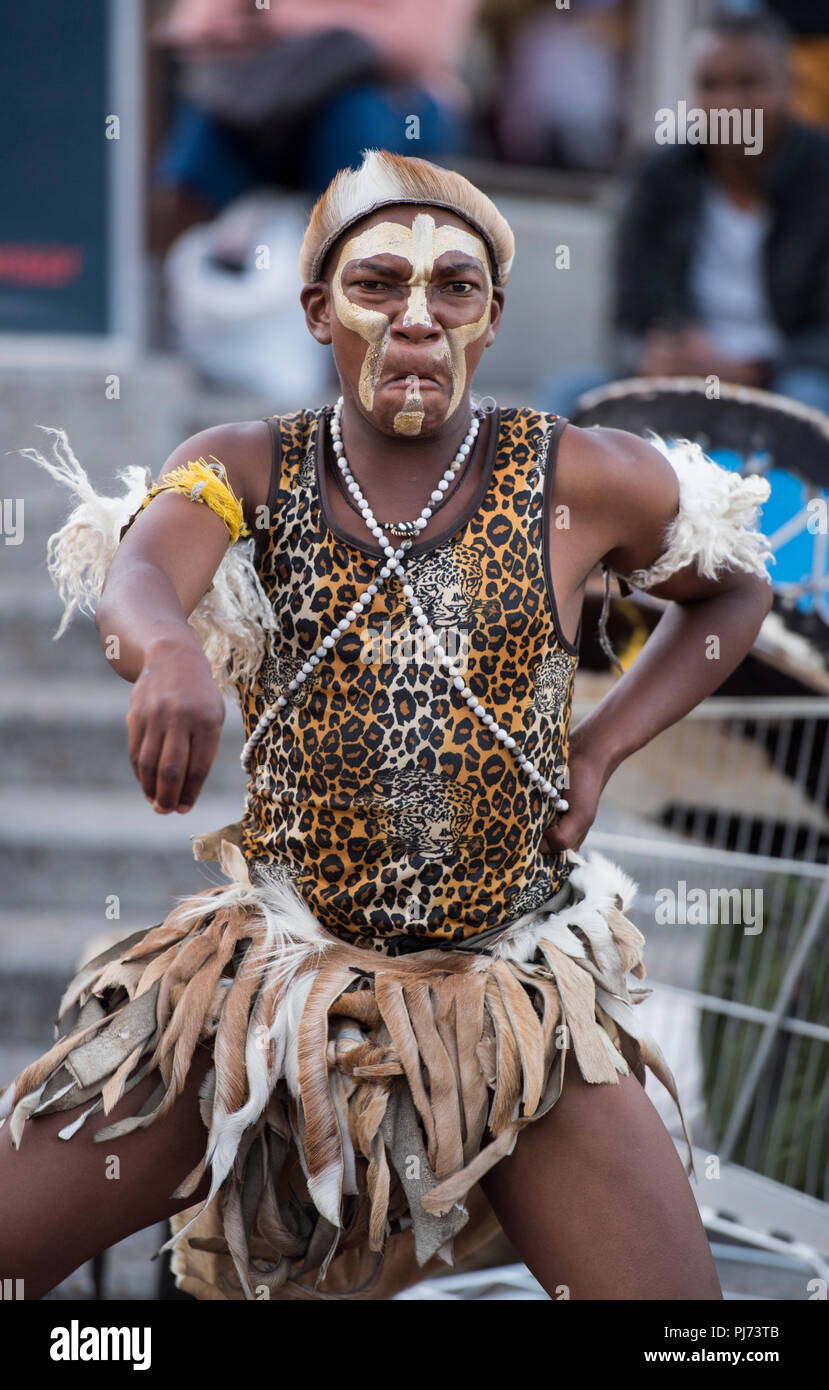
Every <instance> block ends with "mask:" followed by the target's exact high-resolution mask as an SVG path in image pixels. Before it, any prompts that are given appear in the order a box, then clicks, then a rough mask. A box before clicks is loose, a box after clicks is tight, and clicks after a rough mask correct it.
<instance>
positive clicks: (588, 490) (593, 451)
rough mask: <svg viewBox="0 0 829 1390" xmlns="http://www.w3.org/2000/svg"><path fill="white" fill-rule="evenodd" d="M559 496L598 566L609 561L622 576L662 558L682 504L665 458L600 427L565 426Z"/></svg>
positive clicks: (643, 443) (633, 438)
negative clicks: (669, 531) (665, 543)
mask: <svg viewBox="0 0 829 1390" xmlns="http://www.w3.org/2000/svg"><path fill="white" fill-rule="evenodd" d="M554 492H555V502H556V504H557V505H561V504H562V503H566V505H567V506H568V507H569V508H570V511H571V514H572V525H573V526H574V527H576V528H578V529H579V530H581V531H583V532H584V536H585V545H586V548H587V550H588V551H589V552H590V554H591V555H592V557H593V563H594V564H596V563H598V562H599V561H600V560H603V559H606V560H607V561H608V563H609V564H610V565H611V568H613V569H616V570H618V572H619V573H620V574H624V573H628V572H631V571H632V570H634V569H636V568H638V567H641V566H644V565H647V564H649V563H651V562H652V561H653V560H655V559H656V558H657V556H658V555H659V554H660V553H661V550H662V546H663V542H664V533H665V529H666V528H667V526H669V525H670V523H671V521H672V520H673V519H674V517H675V516H676V512H677V507H678V505H679V484H678V481H677V477H676V473H675V472H674V469H673V468H672V467H671V465H670V463H669V462H668V460H667V459H666V458H665V456H664V454H662V453H660V451H659V450H658V449H656V448H655V447H654V446H653V445H652V444H649V443H648V442H647V440H645V439H640V438H639V436H638V435H635V434H630V433H629V432H628V431H627V430H616V429H604V428H600V427H595V428H591V429H579V428H578V427H577V426H576V425H570V424H568V425H567V426H566V427H565V429H564V430H563V432H562V435H561V440H560V442H559V455H558V461H557V464H556V474H555V488H554ZM643 556H645V557H647V558H645V559H643V558H642V557H643Z"/></svg>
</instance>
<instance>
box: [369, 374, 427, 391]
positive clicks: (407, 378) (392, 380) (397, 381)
mask: <svg viewBox="0 0 829 1390" xmlns="http://www.w3.org/2000/svg"><path fill="white" fill-rule="evenodd" d="M409 383H411V384H412V385H413V386H414V384H415V383H417V387H418V390H422V389H423V387H424V386H425V387H429V386H431V387H434V388H435V389H437V388H439V387H440V382H439V381H438V380H437V379H436V378H435V377H433V376H421V375H420V373H419V372H406V373H405V374H404V375H402V376H393V377H389V378H388V379H387V380H386V381H384V382H383V385H384V386H408V385H409Z"/></svg>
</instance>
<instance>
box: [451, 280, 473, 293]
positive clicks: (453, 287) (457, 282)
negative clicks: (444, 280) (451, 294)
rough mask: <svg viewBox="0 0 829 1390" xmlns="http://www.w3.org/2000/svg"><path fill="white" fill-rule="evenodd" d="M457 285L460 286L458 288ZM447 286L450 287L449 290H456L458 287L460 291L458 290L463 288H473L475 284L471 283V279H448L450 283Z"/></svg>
mask: <svg viewBox="0 0 829 1390" xmlns="http://www.w3.org/2000/svg"><path fill="white" fill-rule="evenodd" d="M459 287H460V289H459ZM447 288H448V289H450V290H458V289H459V292H460V291H462V290H465V289H466V290H474V289H475V286H474V285H473V284H472V281H471V280H452V281H450V283H449V285H448V287H447Z"/></svg>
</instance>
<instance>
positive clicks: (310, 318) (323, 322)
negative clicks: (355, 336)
mask: <svg viewBox="0 0 829 1390" xmlns="http://www.w3.org/2000/svg"><path fill="white" fill-rule="evenodd" d="M299 302H300V304H301V305H302V307H303V309H304V310H305V322H306V323H307V325H308V331H309V333H311V335H312V336H313V337H314V338H316V340H317V342H318V343H324V344H328V343H330V342H331V287H330V285H329V284H328V283H327V281H325V280H316V281H315V282H314V284H313V285H303V287H302V290H301V291H300V296H299Z"/></svg>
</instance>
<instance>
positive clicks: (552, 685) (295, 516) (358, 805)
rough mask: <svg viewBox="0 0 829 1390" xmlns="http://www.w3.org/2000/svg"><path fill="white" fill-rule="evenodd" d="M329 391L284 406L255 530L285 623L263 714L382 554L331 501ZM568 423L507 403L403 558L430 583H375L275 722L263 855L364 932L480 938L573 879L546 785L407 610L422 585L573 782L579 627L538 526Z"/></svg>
mask: <svg viewBox="0 0 829 1390" xmlns="http://www.w3.org/2000/svg"><path fill="white" fill-rule="evenodd" d="M331 412H332V407H331V406H324V407H322V408H321V409H319V410H310V409H305V410H298V411H295V412H293V413H292V414H288V415H283V416H281V417H274V419H273V420H272V421H269V424H270V426H271V430H272V436H273V441H274V461H273V470H272V475H271V486H270V493H269V501H268V510H267V519H268V520H269V529H267V530H265V529H262V530H260V531H259V532H258V533H256V532H254V534H255V536H256V542H255V554H256V560H255V563H256V565H257V572H258V574H259V577H260V579H261V582H262V585H263V587H264V589H265V592H266V594H267V595H268V598H269V601H270V603H271V604H272V605H273V609H274V613H275V616H276V619H277V625H278V632H279V634H280V635H279V637H278V639H276V640H275V641H274V644H273V648H272V653H273V654H272V655H271V656H269V657H267V658H266V659H265V661H264V662H263V663H262V665H261V667H260V669H259V671H258V673H257V675H256V678H255V679H254V680H253V681H252V682H246V683H240V686H239V694H240V697H241V699H240V703H241V706H242V713H243V717H244V723H245V729H246V733H247V735H248V736H249V735H250V733H251V732H252V730H253V729H254V727H255V726H256V724H257V721H258V720H259V718H260V716H261V715H262V713H263V712H264V710H265V708H266V706H267V705H269V704H272V703H273V701H274V700H276V698H277V697H278V695H279V694H281V693H286V694H287V692H286V691H285V687H286V685H287V683H288V682H289V681H290V680H291V679H292V677H293V676H294V674H295V673H296V672H297V670H298V669H299V668H300V667H301V666H302V664H303V662H306V661H307V660H308V657H309V656H310V655H311V653H312V652H313V651H314V650H315V648H316V647H317V646H318V644H319V643H320V642H321V641H322V639H323V638H324V637H326V636H327V635H328V634H329V633H331V632H333V630H334V628H335V626H336V624H337V622H338V621H339V620H340V619H341V618H343V617H344V616H345V615H346V613H347V612H348V610H349V609H350V608H351V607H352V605H353V604H354V603H355V601H356V599H357V598H358V597H359V595H360V594H361V593H362V592H363V590H364V589H365V588H366V587H367V586H368V585H369V584H371V583H372V580H373V579H374V577H375V574H376V572H377V570H378V569H379V568H380V566H381V564H382V563H384V557H383V555H382V553H381V551H380V548H379V546H378V545H377V543H376V540H375V538H374V537H373V536H370V535H369V532H368V530H366V540H365V542H364V543H360V544H357V543H356V542H355V541H353V540H351V539H349V538H346V537H345V536H344V535H343V533H342V531H341V528H340V527H339V526H338V524H337V522H336V520H335V519H333V518H332V517H331V516H330V515H329V512H328V506H327V480H328V478H331V477H332V476H333V475H332V470H333V468H334V467H335V464H334V454H333V450H332V449H331V436H330V429H329V420H330V416H331ZM564 423H565V421H563V420H561V419H559V417H556V416H555V415H549V414H544V413H542V412H539V411H535V410H531V409H528V408H518V407H516V408H509V409H496V410H495V412H494V413H493V418H492V427H491V429H490V433H489V438H488V447H487V457H486V459H485V465H484V469H483V474H482V477H481V479H480V483H479V487H478V490H477V495H476V496H475V497H474V498H473V499H472V502H471V504H470V506H469V507H467V509H466V511H465V513H464V517H465V519H464V518H463V517H462V518H460V519H459V520H458V521H457V522H454V523H453V526H454V530H453V531H452V534H439V535H437V536H436V537H430V538H429V539H424V540H422V541H415V542H414V544H413V545H412V547H411V548H410V549H409V550H408V551H407V552H406V555H405V556H404V558H403V564H404V565H405V567H406V572H407V576H408V583H410V584H411V585H412V587H413V589H414V598H413V599H412V600H409V599H407V598H406V597H405V596H404V595H403V593H402V587H401V582H400V580H399V579H398V578H397V576H395V575H392V576H391V577H390V578H389V579H388V580H386V581H385V583H381V587H380V588H379V591H378V593H377V594H376V595H375V597H374V599H373V602H372V604H371V606H370V607H369V608H367V609H366V610H364V611H363V612H361V613H360V616H359V617H358V620H357V622H356V623H355V624H353V626H352V627H351V628H349V629H348V631H346V632H345V633H342V634H340V635H339V636H338V638H337V641H336V643H335V645H334V647H333V648H332V649H331V650H330V651H329V653H328V657H327V659H323V660H322V661H321V662H320V663H319V664H318V665H315V666H314V668H313V670H312V672H311V674H310V675H308V677H307V679H306V680H305V682H304V683H303V684H302V685H301V686H299V688H298V689H296V690H295V691H294V692H293V694H292V696H291V697H289V698H288V703H287V704H286V705H285V706H283V707H282V708H281V710H280V713H279V714H278V715H277V717H276V720H275V721H274V722H273V723H272V724H271V726H270V728H269V730H268V732H267V733H266V735H265V737H264V739H263V740H262V742H261V743H260V744H259V747H258V749H257V752H256V755H255V763H254V766H253V768H252V770H251V774H250V778H249V784H248V789H249V794H248V804H247V807H246V810H245V813H244V816H243V820H242V850H243V853H244V855H245V858H246V860H247V861H248V863H249V865H250V867H251V874H252V876H253V877H255V873H256V869H257V867H258V866H259V865H267V866H269V867H270V868H271V869H273V868H277V869H279V870H282V871H284V872H285V873H286V874H288V875H289V877H290V879H291V881H292V882H293V883H294V885H295V886H296V888H297V889H298V890H299V892H300V893H301V894H302V896H303V897H304V899H305V900H306V902H307V903H308V905H309V907H310V908H311V910H312V911H313V912H314V913H315V915H316V916H317V917H318V918H319V920H320V921H321V922H322V923H323V924H324V925H325V926H326V927H327V928H328V929H329V930H330V931H332V932H333V933H335V934H336V935H338V936H341V937H345V938H346V939H348V940H350V941H352V942H354V943H355V944H358V945H365V946H368V947H373V948H375V949H379V950H383V949H391V943H392V942H393V941H395V940H397V941H400V940H403V941H406V942H408V943H409V944H410V945H413V944H414V941H413V940H412V938H416V939H417V940H419V941H422V942H424V943H425V942H428V941H434V942H435V943H436V944H439V943H441V942H458V941H461V940H466V939H467V938H468V937H470V936H472V935H474V934H475V933H478V932H482V931H486V930H487V929H488V928H491V927H494V926H498V925H507V924H508V923H509V922H511V921H513V920H515V919H517V918H518V917H520V916H521V915H522V914H523V913H525V912H528V911H529V910H531V909H532V908H534V907H536V906H539V905H540V904H541V903H543V902H545V901H546V900H547V899H548V898H550V897H551V896H552V895H553V894H554V893H556V892H557V891H558V890H559V889H560V888H561V887H562V886H563V885H564V883H565V881H566V879H567V876H568V872H569V866H568V864H567V862H566V854H565V853H564V852H561V853H559V854H554V855H549V854H546V853H544V852H542V851H541V849H540V843H539V842H540V839H541V835H542V833H543V831H544V830H545V829H546V828H548V827H549V825H550V824H551V823H552V819H553V816H554V814H555V813H554V812H553V810H552V805H551V803H550V802H548V801H547V799H546V798H545V797H544V795H543V793H542V792H540V791H539V790H538V789H537V788H536V787H535V786H534V785H533V784H531V783H530V782H529V781H528V779H527V778H526V777H525V776H524V774H523V773H521V771H520V769H519V768H518V765H517V764H516V763H515V762H514V761H513V759H512V757H511V756H510V754H509V752H508V751H507V750H505V749H504V748H503V746H502V744H501V743H499V742H498V741H497V740H496V739H495V738H494V736H493V735H491V734H490V733H489V731H488V729H487V728H486V727H485V726H484V725H483V724H482V723H481V722H480V720H479V719H478V718H477V717H476V716H475V715H473V714H472V713H471V712H470V710H469V709H468V707H467V705H466V704H465V702H464V700H463V699H462V698H461V695H460V693H459V691H458V690H457V689H455V688H454V687H453V685H452V682H451V678H450V677H449V676H448V675H447V674H446V673H445V672H444V671H443V670H442V669H441V668H440V666H439V665H437V663H436V662H435V660H434V657H433V656H432V655H430V654H429V653H427V652H425V651H424V649H423V645H422V642H420V635H419V629H418V628H417V626H416V624H415V623H414V620H413V619H412V618H411V616H410V611H409V605H410V602H411V603H415V602H416V603H419V604H421V605H422V607H423V609H424V612H425V613H426V615H427V617H428V619H429V622H430V624H431V626H432V627H433V629H434V630H435V631H436V633H438V634H439V635H440V637H441V642H442V645H443V647H444V648H445V650H446V651H448V652H449V653H450V654H451V655H453V656H454V655H456V654H457V655H459V657H460V665H461V669H462V671H463V674H464V678H465V680H466V682H467V684H468V685H469V686H470V687H471V689H472V690H473V691H474V692H475V694H476V695H477V696H478V697H479V699H480V700H481V701H482V702H483V704H484V705H485V706H486V707H487V709H488V710H491V712H492V713H493V714H494V716H495V718H496V719H497V721H498V722H499V723H500V724H502V725H503V726H504V727H505V728H507V729H508V730H509V731H510V732H511V733H512V734H514V735H515V737H516V739H517V741H518V745H519V747H521V748H523V749H524V750H525V752H526V753H527V756H528V757H530V758H531V759H532V760H533V762H534V763H535V765H536V767H537V768H538V769H539V771H540V772H541V774H542V777H543V778H544V779H549V780H550V781H553V782H556V783H557V785H559V786H562V785H564V778H563V777H562V773H563V770H564V767H565V764H566V756H567V740H568V726H569V719H570V712H571V706H572V692H573V677H574V674H575V669H576V666H577V662H578V658H577V650H578V635H577V641H576V644H575V645H571V644H570V643H568V642H567V641H566V639H565V638H564V637H563V635H562V634H561V631H560V624H559V621H558V614H557V609H556V605H555V596H554V592H553V587H552V581H551V576H550V570H549V564H548V563H546V561H545V555H546V551H545V548H544V547H545V542H546V540H547V534H548V529H549V527H550V524H551V523H550V521H549V513H550V506H549V499H550V495H551V494H550V487H551V480H552V471H553V467H554V463H555V455H556V450H557V445H558V437H559V434H560V432H561V427H562V426H563V424H564ZM332 485H334V486H336V483H333V484H332ZM354 519H355V523H356V522H358V521H359V518H358V517H357V514H356V513H355V518H354ZM356 533H357V532H356V526H355V534H356ZM416 634H417V635H416ZM401 934H402V935H401Z"/></svg>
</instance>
